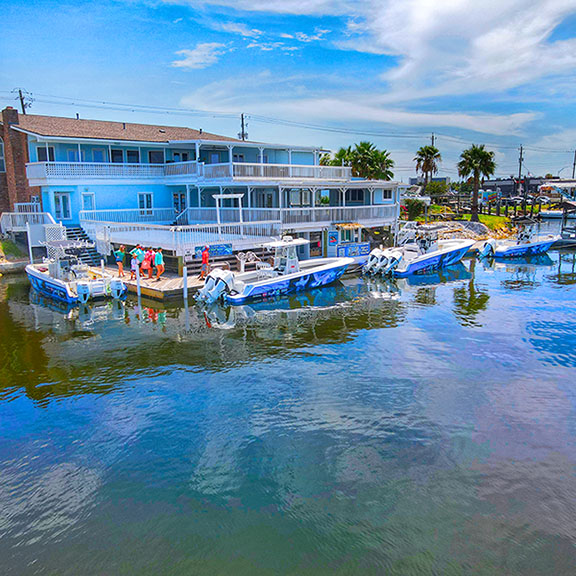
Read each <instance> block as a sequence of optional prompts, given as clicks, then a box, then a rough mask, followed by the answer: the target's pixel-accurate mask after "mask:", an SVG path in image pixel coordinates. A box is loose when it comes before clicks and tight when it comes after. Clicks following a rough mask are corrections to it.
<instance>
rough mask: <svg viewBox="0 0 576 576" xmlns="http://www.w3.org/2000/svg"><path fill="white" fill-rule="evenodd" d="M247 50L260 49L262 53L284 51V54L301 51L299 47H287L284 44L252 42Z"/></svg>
mask: <svg viewBox="0 0 576 576" xmlns="http://www.w3.org/2000/svg"><path fill="white" fill-rule="evenodd" d="M246 48H258V49H259V50H262V52H272V51H273V50H282V51H283V52H295V51H296V50H299V48H298V47H297V46H287V45H286V44H284V42H257V41H253V42H250V44H248V45H247V46H246Z"/></svg>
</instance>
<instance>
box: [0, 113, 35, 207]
mask: <svg viewBox="0 0 576 576" xmlns="http://www.w3.org/2000/svg"><path fill="white" fill-rule="evenodd" d="M18 123H19V119H18V111H17V110H15V109H14V108H12V107H10V106H9V107H7V108H5V109H4V110H2V124H0V137H2V140H3V141H4V162H5V164H6V172H5V173H0V212H5V211H12V210H14V204H15V203H16V202H30V198H31V196H32V195H34V194H39V192H38V190H39V189H38V188H31V187H30V186H28V179H27V178H26V163H27V162H28V145H27V136H26V134H23V133H22V132H18V131H16V130H13V129H12V128H11V126H14V125H17V124H18Z"/></svg>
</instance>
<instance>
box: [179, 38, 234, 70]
mask: <svg viewBox="0 0 576 576" xmlns="http://www.w3.org/2000/svg"><path fill="white" fill-rule="evenodd" d="M227 51H228V50H227V49H226V45H225V44H220V43H219V42H203V43H200V44H198V45H197V46H196V48H194V49H193V50H179V51H178V52H176V55H177V56H182V58H181V59H180V60H174V61H173V62H172V66H174V67H176V68H193V69H199V68H207V67H208V66H212V64H216V62H218V60H219V58H220V56H222V55H223V54H225V53H226V52H227Z"/></svg>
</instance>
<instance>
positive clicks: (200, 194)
mask: <svg viewBox="0 0 576 576" xmlns="http://www.w3.org/2000/svg"><path fill="white" fill-rule="evenodd" d="M196 190H197V192H198V208H200V206H201V205H202V190H201V188H200V186H197V187H196Z"/></svg>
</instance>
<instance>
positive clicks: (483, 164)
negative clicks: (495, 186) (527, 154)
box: [458, 144, 496, 222]
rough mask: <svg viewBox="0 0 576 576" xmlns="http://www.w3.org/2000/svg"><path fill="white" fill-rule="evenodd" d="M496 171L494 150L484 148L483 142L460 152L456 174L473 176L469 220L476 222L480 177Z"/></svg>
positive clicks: (466, 176) (465, 176) (490, 174)
mask: <svg viewBox="0 0 576 576" xmlns="http://www.w3.org/2000/svg"><path fill="white" fill-rule="evenodd" d="M495 171H496V162H495V161H494V152H492V151H490V150H486V148H485V147H484V144H481V145H480V146H476V144H472V146H471V147H470V148H468V149H467V150H464V152H462V154H460V162H458V174H459V175H460V176H462V177H464V178H468V177H469V176H470V175H472V177H473V178H474V191H473V193H472V214H471V216H470V220H471V221H472V222H478V221H479V219H478V189H479V188H480V178H484V177H486V176H492V174H494V172H495Z"/></svg>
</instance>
